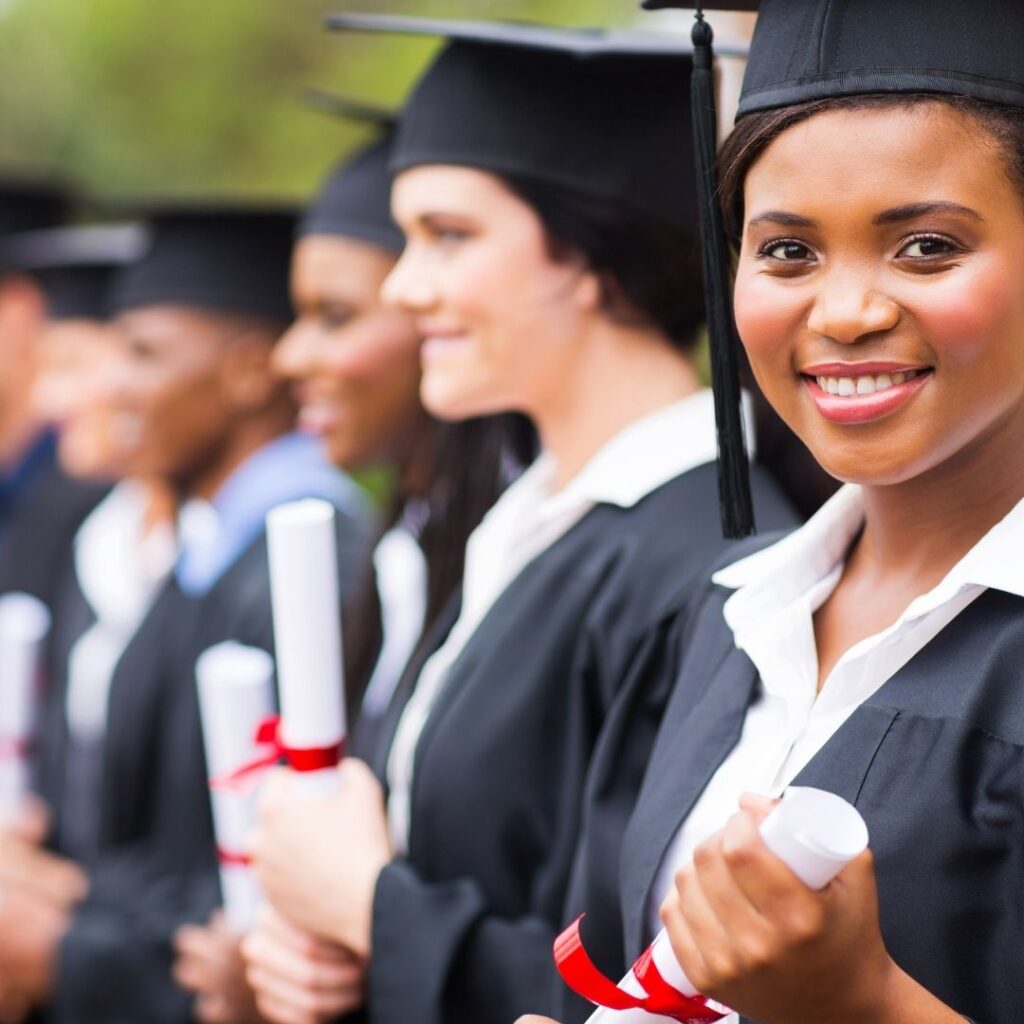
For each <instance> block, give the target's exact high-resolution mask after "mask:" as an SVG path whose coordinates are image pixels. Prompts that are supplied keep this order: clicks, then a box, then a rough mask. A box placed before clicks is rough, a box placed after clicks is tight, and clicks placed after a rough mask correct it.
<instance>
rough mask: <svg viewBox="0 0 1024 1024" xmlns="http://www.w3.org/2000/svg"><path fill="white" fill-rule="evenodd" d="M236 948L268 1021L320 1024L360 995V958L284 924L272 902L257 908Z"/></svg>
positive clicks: (362, 963)
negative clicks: (251, 926) (250, 926)
mask: <svg viewBox="0 0 1024 1024" xmlns="http://www.w3.org/2000/svg"><path fill="white" fill-rule="evenodd" d="M242 953H243V956H244V957H245V961H246V966H247V976H248V980H249V984H250V985H251V986H252V989H253V991H254V993H255V995H256V1004H257V1006H258V1007H259V1010H260V1013H262V1014H263V1016H264V1017H265V1018H266V1019H267V1020H269V1021H272V1022H273V1024H326V1022H327V1021H330V1020H333V1019H334V1018H335V1017H339V1016H341V1015H342V1014H345V1013H350V1012H351V1011H353V1010H356V1009H358V1008H359V1007H360V1006H362V1004H363V1002H364V1000H365V975H366V964H365V961H362V960H359V959H358V958H356V957H354V956H353V955H352V954H351V953H350V952H348V950H345V949H342V948H341V947H338V946H333V945H331V944H329V943H326V942H323V941H321V940H320V939H317V938H314V937H313V936H312V935H309V934H307V933H305V932H303V931H302V930H300V929H298V928H296V927H295V926H294V925H292V924H289V922H287V921H286V920H284V918H282V917H281V916H280V915H279V914H278V913H277V912H276V911H275V910H274V909H273V908H272V907H269V906H265V907H264V908H263V909H262V910H261V911H260V917H259V920H258V921H257V923H256V927H255V928H254V929H253V930H252V931H251V932H250V933H249V934H248V935H247V936H246V937H245V939H244V940H243V942H242Z"/></svg>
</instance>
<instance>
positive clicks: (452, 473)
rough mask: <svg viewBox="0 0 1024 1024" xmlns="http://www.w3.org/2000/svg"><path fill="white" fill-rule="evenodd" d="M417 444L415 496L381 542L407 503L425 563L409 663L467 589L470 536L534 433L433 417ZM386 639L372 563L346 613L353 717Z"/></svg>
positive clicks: (403, 500)
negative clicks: (413, 507)
mask: <svg viewBox="0 0 1024 1024" xmlns="http://www.w3.org/2000/svg"><path fill="white" fill-rule="evenodd" d="M419 442H420V443H419V445H418V447H417V453H416V456H415V457H416V458H417V461H418V462H419V463H420V464H419V465H417V466H416V467H415V473H414V474H413V475H414V476H415V477H416V479H417V481H418V483H417V486H416V488H415V492H414V493H411V492H409V491H408V490H406V489H404V488H403V487H398V488H396V490H395V493H394V494H393V495H392V496H391V498H390V501H389V503H388V506H387V509H386V510H385V514H384V516H383V517H382V522H381V527H380V535H381V536H382V535H383V534H384V533H386V532H387V531H388V530H390V529H391V528H392V527H394V526H395V525H396V524H397V523H398V522H399V521H400V520H401V519H402V518H403V515H404V513H405V512H406V510H407V507H408V505H409V504H410V502H415V503H417V504H418V505H419V507H420V510H421V518H422V521H421V522H419V523H417V526H418V528H419V537H418V540H419V544H420V547H421V549H422V551H423V555H424V558H425V560H426V563H427V606H426V615H425V616H424V628H423V631H422V632H421V634H420V639H419V641H418V643H417V646H416V649H415V650H414V651H413V654H412V657H411V659H410V663H414V662H416V661H417V660H419V659H420V658H421V657H422V655H423V654H425V653H427V652H425V651H424V650H423V648H424V645H425V644H427V643H428V642H429V638H430V637H431V635H432V634H433V632H434V626H435V624H436V623H437V622H438V620H439V619H440V618H441V616H442V615H443V613H444V612H445V609H446V608H447V607H448V606H449V604H450V602H451V601H452V600H453V598H454V595H455V594H456V592H457V591H458V589H459V587H460V586H461V584H462V573H463V568H464V565H465V557H466V544H467V542H468V541H469V536H470V534H471V533H472V532H473V530H475V529H476V527H477V526H478V525H479V523H480V520H481V519H483V517H484V514H485V513H486V512H487V510H488V509H489V508H490V507H491V506H492V505H493V504H494V503H495V502H496V501H497V500H498V497H499V496H500V495H501V493H502V491H503V490H504V489H505V488H506V487H507V486H508V484H509V483H510V482H511V481H512V480H513V479H514V478H515V476H516V475H518V473H519V472H520V471H521V470H522V469H523V468H524V467H525V466H526V465H528V464H529V463H530V462H531V461H532V460H533V459H534V457H535V456H536V453H537V441H536V435H535V433H534V431H533V428H532V427H531V425H530V423H529V421H528V420H526V419H525V418H524V417H522V416H518V415H515V414H509V415H502V416H489V417H484V418H479V419H471V420H466V421H464V422H461V423H443V422H441V421H439V420H434V419H429V418H428V419H425V422H424V435H423V436H422V437H421V438H420V439H419ZM382 635H383V634H382V624H381V615H380V605H379V603H378V599H377V586H376V575H375V572H374V567H373V563H372V561H371V559H370V558H367V561H366V564H365V565H364V567H363V570H362V573H361V575H360V578H359V580H358V582H357V584H356V587H355V588H354V590H353V592H352V595H351V596H350V598H349V600H348V601H347V602H346V605H345V612H344V629H343V636H344V643H345V684H346V690H347V701H348V705H349V713H350V715H351V716H353V718H354V717H355V715H356V714H357V711H358V708H359V704H360V702H361V700H362V695H363V693H364V691H365V689H366V686H367V684H368V683H369V681H370V677H371V675H372V674H373V669H374V665H375V664H376V660H377V655H378V653H379V650H380V643H381V639H382Z"/></svg>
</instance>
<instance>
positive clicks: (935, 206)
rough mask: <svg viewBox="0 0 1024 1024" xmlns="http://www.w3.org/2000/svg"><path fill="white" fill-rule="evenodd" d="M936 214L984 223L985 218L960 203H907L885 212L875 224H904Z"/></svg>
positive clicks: (876, 218) (878, 217) (876, 219)
mask: <svg viewBox="0 0 1024 1024" xmlns="http://www.w3.org/2000/svg"><path fill="white" fill-rule="evenodd" d="M936 213H946V214H950V213H951V214H954V215H958V216H961V217H970V218H971V220H976V221H984V219H985V218H984V217H982V215H981V214H980V213H978V212H977V210H972V209H971V208H970V207H969V206H961V204H960V203H950V202H944V201H942V202H934V203H907V204H906V205H905V206H895V207H893V208H892V209H891V210H884V211H883V212H882V213H880V214H879V215H878V216H877V217H875V220H874V222H875V224H902V223H903V222H904V221H908V220H917V218H918V217H928V216H932V215H934V214H936Z"/></svg>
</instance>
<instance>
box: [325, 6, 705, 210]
mask: <svg viewBox="0 0 1024 1024" xmlns="http://www.w3.org/2000/svg"><path fill="white" fill-rule="evenodd" d="M327 24H328V26H329V27H330V28H333V29H343V30H347V31H362V32H384V33H389V34H399V35H417V36H436V37H440V38H443V39H446V40H447V45H446V46H445V47H444V48H443V49H442V50H441V52H440V54H439V55H438V56H437V57H436V58H435V60H434V62H433V63H432V64H431V66H430V67H429V68H428V69H427V71H426V73H425V74H424V75H423V77H422V78H421V79H420V81H419V83H418V84H417V85H416V86H415V88H414V89H413V91H412V94H411V96H410V97H409V99H408V100H407V101H406V104H405V107H404V110H403V112H402V116H401V118H400V121H399V126H398V131H397V135H396V139H395V143H394V150H393V155H392V160H391V167H392V170H393V171H395V172H396V173H400V172H402V171H404V170H407V169H409V168H411V167H414V166H417V165H421V164H454V165H459V166H468V167H473V168H477V169H480V170H485V171H489V172H492V173H495V174H498V175H505V176H510V177H520V178H524V179H528V180H532V181H537V182H544V183H551V184H554V185H558V186H562V187H564V188H567V189H570V190H572V191H574V192H576V193H579V194H582V195H587V196H591V197H594V198H596V199H599V200H604V201H607V202H611V203H615V204H617V205H618V206H620V207H625V208H633V209H635V210H637V211H639V212H642V213H644V214H647V215H649V216H653V217H657V218H658V219H660V220H663V221H667V222H669V223H672V224H675V225H680V226H682V225H686V226H688V225H693V224H695V223H696V206H695V202H694V198H693V188H692V180H693V172H692V159H691V156H690V143H689V122H690V114H689V105H688V103H687V99H686V96H687V79H688V76H689V70H690V45H689V42H688V40H686V39H685V38H681V37H679V36H672V35H669V34H662V33H653V32H635V31H609V30H602V29H561V28H549V27H545V26H540V25H527V24H519V23H508V22H481V21H447V20H442V19H434V18H415V17H400V16H387V15H372V14H333V15H329V16H328V18H327Z"/></svg>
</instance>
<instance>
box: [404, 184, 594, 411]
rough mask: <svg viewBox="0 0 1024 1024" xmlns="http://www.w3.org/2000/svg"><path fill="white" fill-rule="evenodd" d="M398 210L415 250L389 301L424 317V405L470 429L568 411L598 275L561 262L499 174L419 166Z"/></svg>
mask: <svg viewBox="0 0 1024 1024" xmlns="http://www.w3.org/2000/svg"><path fill="white" fill-rule="evenodd" d="M392 207H393V210H394V214H395V219H396V220H397V221H398V223H399V224H400V225H401V227H402V230H403V231H404V232H405V236H406V239H407V245H406V249H405V252H404V253H403V255H402V257H401V259H400V260H399V262H398V265H397V266H396V267H395V269H394V271H393V272H392V274H391V276H390V277H389V278H388V280H387V282H386V284H385V286H384V297H385V299H386V300H387V301H389V302H391V303H392V304H393V305H395V306H398V307H400V308H402V309H404V310H406V311H407V312H409V313H411V314H413V316H414V317H415V318H416V325H417V328H418V331H419V334H420V336H421V338H422V339H423V342H422V348H421V359H422V365H423V386H422V391H421V394H422V396H423V403H424V405H426V407H427V408H428V409H429V410H430V411H431V412H433V413H434V414H435V415H437V416H440V417H443V418H445V419H466V418H468V417H471V416H480V415H487V414H491V413H498V412H507V411H510V410H517V411H520V412H525V413H527V414H528V415H529V414H535V413H536V412H537V411H538V410H540V409H543V408H544V407H545V406H547V405H549V404H551V403H552V402H558V401H559V396H560V395H561V394H564V390H565V386H566V381H567V380H570V379H571V375H572V373H573V370H574V367H575V366H576V365H578V362H577V361H578V359H579V358H580V328H581V323H582V320H581V318H582V317H583V316H586V315H588V314H589V312H590V311H591V310H592V309H593V308H594V306H595V305H597V299H598V296H599V291H600V290H599V288H598V286H597V283H596V281H595V280H594V279H593V275H592V274H589V273H587V272H586V271H585V269H584V268H583V267H582V266H580V265H579V264H578V263H574V262H568V261H561V260H559V261H556V260H554V259H553V258H552V256H551V254H550V253H549V251H548V245H547V239H546V237H545V232H544V228H543V225H542V224H541V221H540V219H539V218H538V216H537V214H536V213H535V212H534V211H533V209H532V208H531V207H530V206H528V205H527V204H526V203H525V202H523V201H522V200H521V199H519V198H518V197H517V196H516V195H514V194H513V193H512V192H511V191H510V190H509V189H508V188H507V187H506V186H505V185H504V184H503V183H502V182H501V181H500V180H499V179H498V178H496V177H495V176H494V175H492V174H487V173H485V172H483V171H478V170H474V169H471V168H463V167H449V166H424V167H416V168H413V169H411V170H409V171H406V172H404V173H403V174H401V175H399V176H398V178H397V180H396V182H395V186H394V189H393V191H392Z"/></svg>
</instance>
